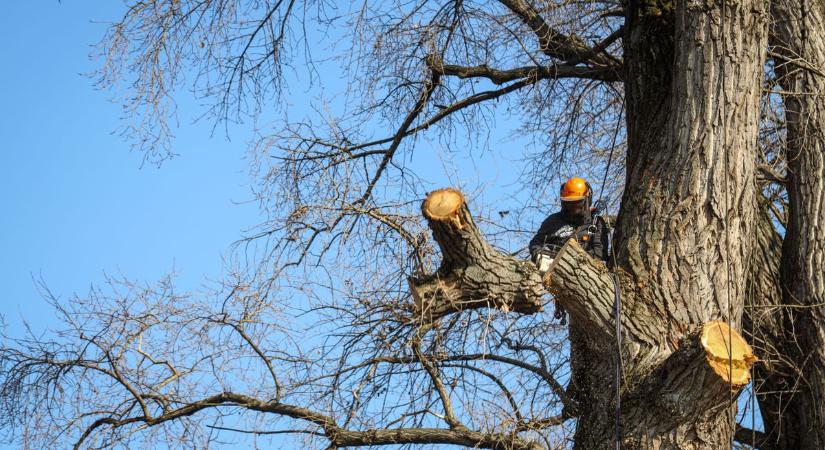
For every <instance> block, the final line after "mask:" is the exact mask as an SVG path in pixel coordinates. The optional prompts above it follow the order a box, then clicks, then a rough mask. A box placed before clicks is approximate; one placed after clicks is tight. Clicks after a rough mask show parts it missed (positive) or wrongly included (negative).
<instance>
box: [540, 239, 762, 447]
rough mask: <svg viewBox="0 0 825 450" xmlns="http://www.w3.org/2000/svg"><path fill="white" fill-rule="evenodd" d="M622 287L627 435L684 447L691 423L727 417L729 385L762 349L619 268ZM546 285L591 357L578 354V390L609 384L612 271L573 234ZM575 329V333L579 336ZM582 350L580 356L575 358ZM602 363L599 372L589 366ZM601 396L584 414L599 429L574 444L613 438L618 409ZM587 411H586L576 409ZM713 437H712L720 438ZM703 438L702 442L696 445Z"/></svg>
mask: <svg viewBox="0 0 825 450" xmlns="http://www.w3.org/2000/svg"><path fill="white" fill-rule="evenodd" d="M619 280H620V281H619V283H620V291H621V295H622V316H621V318H620V320H621V321H622V331H623V336H622V342H623V346H622V349H621V357H622V360H623V361H624V364H625V378H624V380H625V381H624V385H623V386H622V389H621V397H622V405H623V407H622V421H623V423H624V430H623V443H624V446H625V447H626V448H631V449H634V448H648V447H649V446H650V445H653V444H654V443H656V445H661V446H663V447H662V448H681V446H682V445H684V442H683V441H682V440H681V438H680V437H677V436H680V435H684V433H685V432H689V431H688V430H690V429H691V428H693V427H697V426H698V427H702V426H705V425H707V424H715V426H719V427H729V426H730V424H728V423H727V422H729V419H728V415H727V409H728V408H729V407H730V398H731V395H732V394H733V395H735V394H737V393H738V392H739V391H740V390H741V389H742V387H744V386H745V385H747V384H748V382H749V381H750V367H751V365H753V363H754V362H756V360H757V358H756V357H755V356H754V354H753V350H752V348H751V347H750V345H749V344H748V343H747V342H746V341H745V340H744V339H743V338H742V336H741V335H740V334H739V333H738V332H736V331H735V330H733V329H732V328H730V327H729V326H728V324H726V323H725V322H721V321H709V322H707V323H705V324H684V323H679V322H677V321H675V319H674V318H673V317H670V315H669V314H668V311H667V310H666V308H665V307H664V306H663V305H662V302H657V301H656V299H655V298H654V297H651V296H650V294H649V292H648V289H647V288H646V286H645V285H644V284H641V283H638V282H634V280H633V278H632V277H631V276H630V275H629V274H627V273H626V272H624V271H621V270H620V271H619ZM544 283H545V286H546V288H547V290H548V291H550V292H552V293H553V295H554V297H555V299H556V301H558V302H559V303H560V304H561V305H562V306H564V308H565V309H566V310H567V312H568V313H569V314H570V327H571V352H573V353H574V354H576V355H577V356H579V358H578V361H574V362H578V363H581V362H582V361H581V360H582V359H584V360H586V362H587V364H585V365H584V366H579V367H577V366H576V365H575V364H574V368H573V372H574V373H573V376H572V382H571V385H572V387H573V389H574V392H573V394H574V397H575V394H576V392H581V393H582V395H586V393H587V392H593V391H600V392H602V393H603V394H604V393H605V392H609V391H611V389H609V386H610V385H611V374H612V370H613V367H612V364H614V361H615V357H616V356H617V355H616V346H615V342H616V336H615V331H614V330H615V328H614V320H615V318H614V317H613V304H614V301H615V297H614V286H613V274H611V273H610V269H608V267H607V266H606V265H605V264H604V263H602V262H601V261H598V260H596V259H594V258H592V257H591V256H589V255H588V254H587V253H586V252H585V251H584V250H583V249H582V248H581V246H580V245H579V244H578V243H577V242H576V241H575V240H569V241H568V242H567V243H566V244H565V245H564V247H562V249H561V251H560V252H559V254H558V255H557V256H556V258H555V259H554V261H553V264H552V265H551V266H550V270H549V271H548V272H547V274H546V275H545V277H544ZM573 330H576V331H577V332H576V337H577V338H578V341H577V340H575V339H573V333H572V332H573ZM573 359H576V358H573ZM593 372H598V373H593ZM603 397H604V400H605V402H604V404H602V403H600V404H599V405H597V406H596V407H595V408H590V409H587V408H585V409H584V410H583V411H582V412H581V413H582V417H589V418H590V420H589V422H590V423H598V424H600V426H601V427H603V428H604V429H603V430H595V429H593V430H590V432H589V433H587V435H584V434H583V435H580V436H579V438H580V441H577V443H576V445H577V448H601V447H600V446H603V445H605V442H604V440H605V439H609V436H610V434H609V429H610V428H612V418H611V417H609V416H610V415H609V414H608V413H607V412H608V411H609V410H610V408H605V406H606V405H605V404H607V403H612V401H613V399H612V397H611V395H609V394H604V395H603ZM580 420H582V418H580ZM714 445H716V444H715V443H714V444H711V445H710V446H708V447H703V448H714V447H713V446H714ZM697 448H698V447H697Z"/></svg>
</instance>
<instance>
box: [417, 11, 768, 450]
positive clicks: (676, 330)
mask: <svg viewBox="0 0 825 450" xmlns="http://www.w3.org/2000/svg"><path fill="white" fill-rule="evenodd" d="M654 5H658V6H654ZM723 6H724V11H722V8H723ZM767 8H768V7H767V2H766V1H762V0H745V1H738V2H733V1H725V0H710V1H708V2H705V3H699V2H678V3H677V4H675V5H674V4H672V3H667V2H665V3H655V4H654V3H653V2H651V3H638V2H630V3H629V5H628V8H627V27H626V30H627V31H626V36H625V63H626V75H625V80H626V88H625V89H626V95H627V121H628V144H629V154H628V158H627V170H628V173H627V187H626V189H625V193H624V196H623V198H622V208H621V212H620V214H621V217H622V222H621V224H620V227H619V229H617V232H616V245H615V248H616V251H617V258H616V264H617V267H618V269H617V270H618V271H619V273H620V275H619V278H620V291H621V294H622V299H623V312H622V315H621V317H620V320H621V325H622V330H623V331H622V336H621V341H622V345H621V348H620V352H621V358H622V362H623V365H624V369H625V372H624V379H623V380H624V381H623V385H622V389H621V393H620V398H621V401H622V425H623V429H622V435H621V441H622V448H624V449H640V450H641V449H708V450H711V449H712V450H718V449H723V448H729V447H730V445H731V442H732V439H733V434H734V428H735V426H734V423H733V413H734V408H735V406H734V405H735V402H734V400H735V398H736V395H737V394H738V392H739V390H740V388H741V387H742V385H743V384H745V383H747V382H748V369H749V366H750V364H751V363H753V360H754V358H753V356H752V354H751V353H750V348H749V347H748V346H747V344H746V343H745V342H744V341H743V340H742V339H741V338H740V337H739V334H738V333H737V332H736V331H735V330H734V329H732V328H729V327H727V325H725V323H729V324H731V325H732V326H733V328H738V327H739V325H740V320H741V315H742V310H743V305H744V300H745V295H746V284H747V283H746V280H747V278H748V275H749V274H750V269H751V265H750V262H751V252H752V248H753V239H752V233H753V231H754V225H755V224H754V221H755V220H756V215H755V213H756V210H757V204H756V195H755V192H756V190H755V189H754V187H755V174H754V168H755V167H754V166H755V149H756V139H757V133H758V119H759V97H760V93H761V79H762V64H763V62H764V57H765V48H766V36H767V12H768V11H767ZM456 203H460V204H461V205H462V207H461V208H447V210H448V211H447V214H441V212H440V210H439V209H438V208H437V209H436V210H432V209H429V208H428V206H427V205H428V204H427V203H426V202H425V205H424V215H425V216H426V217H427V218H428V219H429V220H430V226H431V227H432V228H433V231H434V235H435V237H436V239H437V240H438V242H439V244H440V245H441V247H442V251H443V253H444V258H445V264H444V265H443V266H442V269H440V270H439V273H438V274H436V276H434V277H432V278H428V279H425V280H422V281H423V282H420V281H417V280H413V282H412V289H413V291H414V292H415V293H416V297H417V298H418V299H419V303H420V304H421V305H423V310H427V309H430V310H433V311H439V313H437V314H434V316H439V315H441V314H442V313H441V311H444V312H445V313H449V312H450V311H454V310H457V309H462V308H464V307H476V305H482V304H489V305H491V306H495V307H499V308H501V309H509V310H512V309H513V306H514V305H517V304H529V303H530V302H526V303H525V302H522V301H521V300H517V297H515V296H512V295H511V294H506V293H505V295H500V294H499V293H498V291H497V290H496V289H494V283H493V284H491V283H488V282H481V283H476V282H475V281H473V282H471V283H469V284H466V283H465V280H467V278H466V276H467V274H472V273H473V271H467V270H465V269H464V268H469V267H474V266H479V262H480V261H482V262H484V263H485V264H486V262H488V261H501V262H502V263H501V264H500V263H498V262H496V263H495V264H492V265H490V266H489V267H490V270H493V271H495V272H497V273H495V274H494V276H492V278H502V279H505V280H510V279H513V280H518V279H523V280H525V281H529V282H528V285H529V286H531V287H530V288H529V289H527V290H528V291H532V290H533V288H532V286H533V285H534V283H533V282H532V276H531V275H529V274H523V270H524V269H523V267H522V266H518V265H514V264H512V263H509V262H504V260H502V259H499V257H498V256H497V255H494V256H492V257H491V252H490V251H489V248H488V247H487V246H485V245H482V244H480V243H479V242H480V240H479V238H478V233H477V230H476V229H475V227H474V226H473V225H472V221H471V220H469V219H468V218H469V213H468V212H467V211H466V210H465V209H463V199H462V200H461V202H456ZM432 204H433V205H437V204H439V203H438V202H433V203H432ZM468 225H469V226H468ZM457 250H458V251H457ZM465 253H466V254H469V255H470V256H469V257H466V256H465ZM485 267H488V266H486V265H485ZM455 269H458V271H456V270H455ZM502 270H504V272H501V271H502ZM472 278H473V279H474V280H475V279H478V277H476V276H475V275H473V277H472ZM492 278H491V277H490V276H487V277H485V279H488V280H489V279H492ZM444 279H449V280H456V281H455V282H453V281H451V282H450V283H446V284H445V283H442V284H440V285H436V286H435V291H437V292H439V294H438V295H436V296H431V295H430V294H429V293H430V292H433V289H431V288H432V287H433V286H431V284H432V283H436V284H437V282H438V281H439V280H444ZM544 282H545V285H546V286H547V287H548V289H549V290H550V291H551V292H553V293H554V295H555V298H556V299H557V301H559V302H560V303H562V304H563V305H564V306H565V309H567V310H568V311H569V313H570V327H571V338H572V339H571V359H572V361H571V363H572V366H573V371H574V373H573V380H572V382H571V388H572V389H573V392H572V393H573V397H574V398H575V400H577V401H578V408H577V413H578V415H579V416H578V422H577V428H576V436H575V448H576V449H604V448H609V447H610V446H611V445H612V443H613V439H614V421H613V415H612V409H613V408H612V406H613V405H614V404H615V401H614V396H613V389H612V386H613V382H612V371H613V365H614V360H615V356H614V355H615V354H616V345H615V343H616V341H617V338H616V336H615V333H614V331H613V326H614V323H613V319H612V317H611V311H612V307H613V298H614V297H613V292H614V288H613V278H612V277H611V274H610V272H609V271H608V269H607V267H606V266H605V265H604V264H602V263H601V262H599V261H594V260H593V259H591V258H590V257H589V256H588V255H586V254H585V253H584V251H583V250H581V248H580V247H579V246H578V245H577V244H576V243H575V242H574V241H570V242H568V244H567V245H565V247H564V248H563V249H562V251H561V252H560V253H559V255H558V256H557V258H556V259H555V261H554V263H553V265H552V267H551V269H550V271H549V272H548V274H547V276H546V277H545V280H544ZM506 284H507V285H509V284H511V283H510V282H509V281H508V282H507V283H506ZM465 285H466V286H468V287H469V288H470V289H469V290H468V289H465V288H464V287H462V286H465ZM445 287H446V289H447V290H445ZM453 287H458V289H457V290H455V291H453V292H452V293H449V291H450V290H452V289H453ZM488 290H490V294H491V295H489V296H487V295H485V292H486V291H488ZM465 292H472V294H471V295H469V296H467V295H464V293H465ZM505 292H511V290H510V289H509V288H508V289H506V290H505ZM442 293H445V294H446V293H449V295H447V296H445V294H442ZM529 297H533V295H532V294H531V295H530V296H529ZM426 298H433V299H437V298H441V299H446V300H447V302H446V304H448V305H466V306H461V307H453V306H447V307H442V306H443V305H444V303H442V302H441V301H438V300H428V301H422V300H421V299H426ZM462 298H463V299H465V301H453V300H450V299H462ZM428 304H429V305H430V306H427V305H428ZM470 305H472V306H470ZM525 312H529V311H525ZM711 336H713V337H712V338H711ZM731 348H732V349H733V350H730V351H728V352H727V355H726V354H725V350H724V349H731ZM720 349H723V350H720Z"/></svg>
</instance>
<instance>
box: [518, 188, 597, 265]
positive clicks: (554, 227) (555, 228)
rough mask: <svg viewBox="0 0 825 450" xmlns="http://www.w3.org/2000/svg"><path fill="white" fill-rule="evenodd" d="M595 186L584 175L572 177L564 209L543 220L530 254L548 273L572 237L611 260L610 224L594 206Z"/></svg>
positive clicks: (564, 193) (594, 253)
mask: <svg viewBox="0 0 825 450" xmlns="http://www.w3.org/2000/svg"><path fill="white" fill-rule="evenodd" d="M592 200H593V189H591V188H590V184H588V183H587V181H585V180H584V179H583V178H577V177H574V178H571V179H569V180H567V182H565V183H564V184H562V185H561V211H560V212H557V213H555V214H552V215H550V216H549V217H548V218H547V219H545V220H544V222H542V224H541V227H539V231H538V232H537V233H536V235H535V236H533V239H531V240H530V256H531V257H532V260H533V262H534V263H535V264H536V266H537V267H538V268H539V271H540V272H541V273H542V274H544V273H545V272H547V270H548V269H549V268H550V263H552V262H553V258H555V257H556V255H557V254H558V253H559V250H561V248H562V246H564V244H565V243H566V242H567V240H568V239H571V238H576V239H577V240H578V241H579V244H580V245H581V246H582V248H584V250H585V251H586V252H587V253H589V254H590V255H592V256H594V257H596V258H599V259H600V260H602V261H607V257H608V249H607V245H608V236H607V233H608V227H607V226H606V225H605V222H604V219H603V218H602V217H601V216H599V215H598V213H599V211H598V209H599V208H592V206H591V202H592Z"/></svg>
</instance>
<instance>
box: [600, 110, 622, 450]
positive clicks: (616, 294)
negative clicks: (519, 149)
mask: <svg viewBox="0 0 825 450" xmlns="http://www.w3.org/2000/svg"><path fill="white" fill-rule="evenodd" d="M624 100H625V99H624V96H622V103H621V107H620V109H619V120H620V121H621V118H622V115H623V114H624ZM619 128H620V124H618V123H617V124H616V129H615V130H614V132H613V141H612V142H611V144H610V154H609V155H608V157H607V166H606V167H605V169H604V177H603V178H602V185H601V187H600V189H599V198H598V200H597V203H598V202H600V201H601V200H602V196H603V195H604V186H605V184H606V183H607V175H608V173H610V164H611V163H612V162H613V153H614V151H615V150H616V138H617V137H618V136H619ZM605 209H606V208H605ZM604 221H605V226H606V227H607V229H608V230H609V234H608V239H607V248H608V249H610V259H611V261H612V264H611V261H608V266H612V270H611V272H612V273H613V314H614V319H615V321H616V371H615V373H614V375H615V376H614V380H613V381H614V387H615V389H616V391H615V395H616V409H615V412H614V421H615V423H614V430H613V431H614V442H615V448H616V450H619V449H621V446H622V444H621V442H622V397H621V386H622V321H621V315H622V296H621V292H620V291H619V276H618V273H617V270H616V251H615V249H614V248H613V239H612V236H613V229H612V228H611V225H610V217H609V216H608V215H607V214H605V215H604Z"/></svg>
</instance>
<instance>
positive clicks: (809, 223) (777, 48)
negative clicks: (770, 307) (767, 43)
mask: <svg viewBox="0 0 825 450" xmlns="http://www.w3.org/2000/svg"><path fill="white" fill-rule="evenodd" d="M772 15H773V18H774V24H773V27H772V32H771V46H772V48H773V50H774V52H775V54H776V57H775V58H774V59H775V61H776V72H777V76H778V77H779V82H780V84H781V86H782V88H783V91H784V92H785V95H783V100H784V110H785V120H786V127H787V161H788V176H787V178H788V184H787V191H788V202H789V207H788V224H787V229H786V234H785V239H784V245H783V249H782V265H781V271H780V272H781V279H782V288H783V291H782V293H783V303H784V304H785V305H786V307H787V308H788V312H789V315H790V321H789V322H790V323H789V324H788V328H789V329H791V330H793V333H794V334H793V336H792V339H786V340H785V341H784V342H781V343H780V345H782V347H783V350H785V351H786V352H788V353H789V354H790V355H794V356H795V358H794V362H795V363H796V364H797V369H798V372H797V373H793V374H790V376H789V377H788V379H787V380H786V384H787V385H788V386H789V387H792V388H793V390H792V391H791V392H785V393H784V395H785V403H784V405H783V408H784V413H783V418H782V419H783V423H782V428H781V435H780V436H779V440H778V442H777V447H778V448H783V449H803V450H805V449H811V450H813V449H817V450H819V449H823V448H825V103H823V99H822V93H823V92H825V74H823V73H822V68H823V67H825V34H823V33H825V5H823V4H822V2H820V1H808V0H779V1H777V2H774V4H773V6H772ZM789 394H790V395H789Z"/></svg>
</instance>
